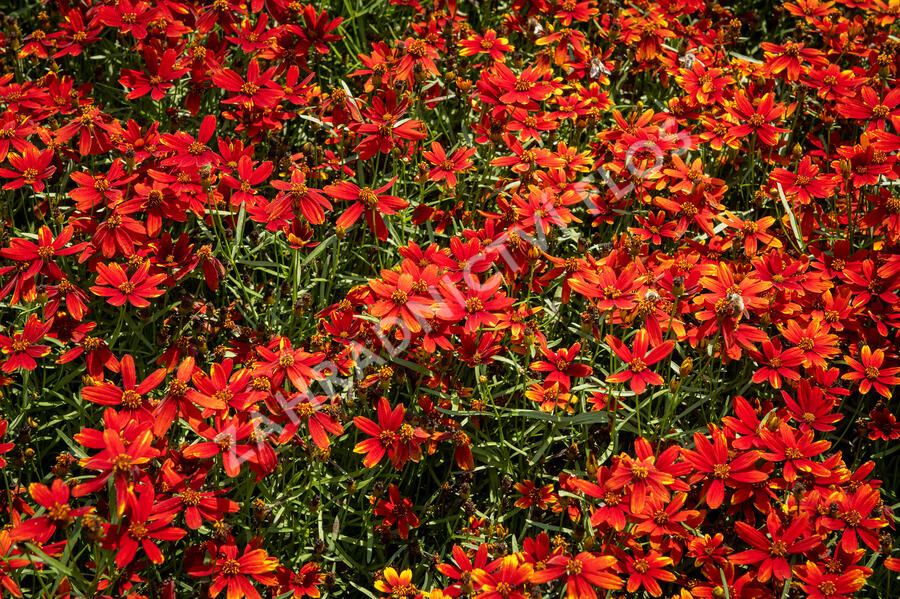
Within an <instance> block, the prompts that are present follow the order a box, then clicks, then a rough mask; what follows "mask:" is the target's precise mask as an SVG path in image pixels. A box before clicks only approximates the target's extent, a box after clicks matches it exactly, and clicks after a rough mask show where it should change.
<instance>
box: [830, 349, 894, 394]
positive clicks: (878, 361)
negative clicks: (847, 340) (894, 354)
mask: <svg viewBox="0 0 900 599" xmlns="http://www.w3.org/2000/svg"><path fill="white" fill-rule="evenodd" d="M844 361H846V362H847V364H848V365H849V366H850V368H852V369H853V372H848V373H846V374H844V375H843V376H841V378H842V379H844V380H847V381H860V383H859V392H860V393H862V394H866V393H868V392H869V390H870V389H872V388H873V387H874V388H875V391H877V392H878V393H880V394H881V395H883V396H884V397H886V398H887V399H890V398H891V390H890V387H893V386H894V385H896V384H898V383H900V377H896V376H894V375H895V374H897V373H898V372H900V367H896V366H893V367H890V368H885V367H884V351H883V350H880V349H876V350H875V351H874V352H873V351H872V349H871V348H870V347H869V346H868V345H864V346H863V348H862V350H860V353H859V361H857V360H855V359H853V358H851V357H850V356H844Z"/></svg>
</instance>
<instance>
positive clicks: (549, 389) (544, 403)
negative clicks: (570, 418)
mask: <svg viewBox="0 0 900 599" xmlns="http://www.w3.org/2000/svg"><path fill="white" fill-rule="evenodd" d="M525 397H526V398H527V399H530V400H531V401H534V402H537V403H539V404H540V408H541V411H542V412H547V413H553V411H554V410H555V409H556V408H559V409H561V410H566V411H567V412H573V411H574V406H573V405H572V403H574V401H573V398H574V396H573V395H571V394H569V393H567V392H566V390H565V389H561V388H560V384H559V383H550V384H547V383H544V384H541V383H532V384H531V385H530V386H529V387H528V390H526V391H525ZM575 401H577V400H575Z"/></svg>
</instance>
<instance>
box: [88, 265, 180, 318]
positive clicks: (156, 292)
mask: <svg viewBox="0 0 900 599" xmlns="http://www.w3.org/2000/svg"><path fill="white" fill-rule="evenodd" d="M165 280H166V275H165V274H163V273H159V274H155V275H151V274H150V262H149V261H146V262H143V263H142V264H141V265H140V266H139V267H138V269H137V270H136V271H135V272H134V274H133V275H131V276H130V277H129V276H128V274H127V273H126V272H125V269H124V268H122V266H121V265H119V264H116V263H115V262H111V263H110V264H108V265H107V264H103V263H102V262H100V263H98V264H97V281H96V285H93V286H92V287H91V292H93V293H94V294H95V295H99V296H100V297H105V298H107V301H108V302H109V303H110V304H112V305H113V306H122V305H124V304H125V303H126V302H127V303H129V304H131V305H132V306H134V307H135V308H144V307H147V306H149V305H150V301H149V299H148V298H155V297H159V296H161V295H162V294H163V293H165V290H164V289H160V288H159V287H157V285H159V284H160V283H162V282H163V281H165Z"/></svg>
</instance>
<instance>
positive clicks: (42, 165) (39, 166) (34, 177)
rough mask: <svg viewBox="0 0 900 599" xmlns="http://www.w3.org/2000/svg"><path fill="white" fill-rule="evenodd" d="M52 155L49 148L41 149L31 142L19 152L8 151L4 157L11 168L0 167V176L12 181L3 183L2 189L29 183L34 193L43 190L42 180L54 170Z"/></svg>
mask: <svg viewBox="0 0 900 599" xmlns="http://www.w3.org/2000/svg"><path fill="white" fill-rule="evenodd" d="M53 155H54V152H53V150H52V149H51V148H47V149H46V150H43V151H42V150H38V149H37V148H36V147H34V146H33V145H31V144H28V145H27V146H25V148H24V150H22V151H21V153H18V152H10V153H9V154H8V155H7V156H6V159H7V160H8V161H9V163H10V165H11V166H12V168H0V177H4V178H6V179H12V181H9V182H8V183H5V184H4V185H3V189H19V188H20V187H23V186H25V185H30V186H31V190H32V191H33V192H35V193H40V192H42V191H44V180H45V179H49V178H50V176H51V175H53V173H55V172H56V167H55V166H53V165H52V164H50V162H51V161H52V160H53Z"/></svg>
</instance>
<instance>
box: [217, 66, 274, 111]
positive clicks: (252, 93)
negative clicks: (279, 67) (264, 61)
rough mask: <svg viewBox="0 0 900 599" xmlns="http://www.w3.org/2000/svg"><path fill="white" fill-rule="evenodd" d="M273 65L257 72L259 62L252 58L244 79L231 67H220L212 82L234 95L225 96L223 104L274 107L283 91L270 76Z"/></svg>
mask: <svg viewBox="0 0 900 599" xmlns="http://www.w3.org/2000/svg"><path fill="white" fill-rule="evenodd" d="M274 73H275V67H270V68H269V69H267V70H266V71H264V72H263V73H260V72H259V62H257V60H256V59H255V58H254V59H252V60H251V61H250V65H249V66H248V67H247V78H246V80H245V79H244V78H242V77H241V76H240V75H238V74H237V73H235V72H234V71H232V70H231V69H222V70H221V71H220V72H218V73H216V74H215V75H213V76H212V82H213V83H214V84H216V85H217V86H219V87H220V88H222V89H224V90H225V91H229V92H232V93H234V94H236V95H234V96H231V97H229V98H226V99H225V100H223V101H222V102H223V103H224V104H241V105H242V106H243V107H245V108H251V109H252V108H264V109H265V108H274V107H275V105H276V104H278V100H280V99H281V96H282V95H283V94H284V92H283V91H282V90H281V86H280V85H278V84H277V83H276V82H275V81H274V80H273V79H272V76H273V75H274Z"/></svg>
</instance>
